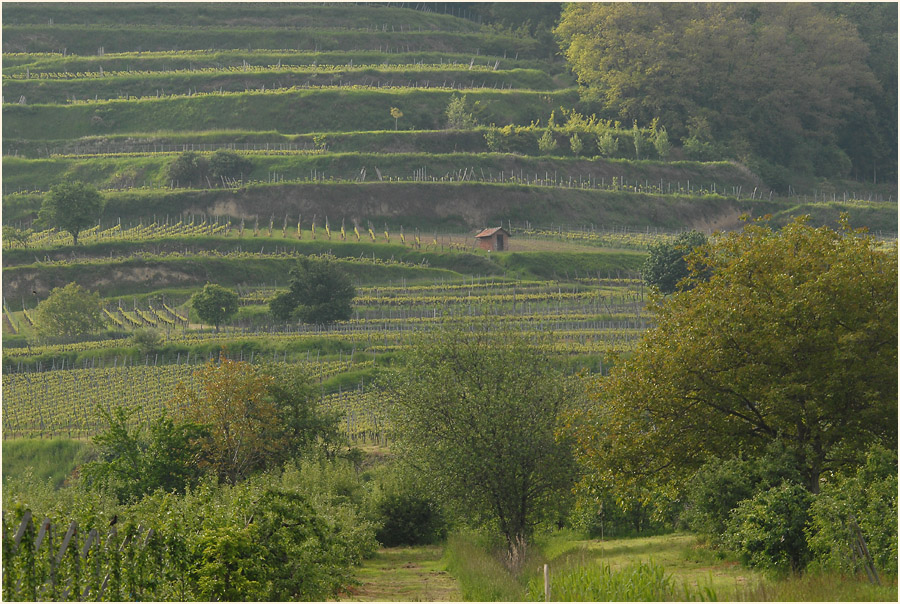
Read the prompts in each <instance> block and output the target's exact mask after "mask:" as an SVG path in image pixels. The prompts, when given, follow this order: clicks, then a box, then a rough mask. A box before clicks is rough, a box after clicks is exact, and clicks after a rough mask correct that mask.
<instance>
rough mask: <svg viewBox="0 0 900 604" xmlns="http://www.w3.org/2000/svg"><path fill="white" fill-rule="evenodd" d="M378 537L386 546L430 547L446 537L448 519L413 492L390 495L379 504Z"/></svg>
mask: <svg viewBox="0 0 900 604" xmlns="http://www.w3.org/2000/svg"><path fill="white" fill-rule="evenodd" d="M375 519H376V522H377V523H378V525H379V528H378V531H377V532H376V533H375V538H376V539H378V542H379V543H381V544H382V545H383V546H385V547H396V546H398V545H430V544H432V543H437V542H438V541H440V540H441V539H443V538H444V536H445V535H446V532H447V527H446V523H445V520H444V518H443V516H442V514H441V512H440V510H439V509H438V508H437V506H436V504H435V503H434V502H433V501H431V500H429V499H428V498H426V497H423V496H422V495H419V494H416V493H413V492H411V491H403V492H398V493H388V494H387V495H385V496H384V497H383V498H382V499H381V500H380V501H378V503H377V505H376V509H375Z"/></svg>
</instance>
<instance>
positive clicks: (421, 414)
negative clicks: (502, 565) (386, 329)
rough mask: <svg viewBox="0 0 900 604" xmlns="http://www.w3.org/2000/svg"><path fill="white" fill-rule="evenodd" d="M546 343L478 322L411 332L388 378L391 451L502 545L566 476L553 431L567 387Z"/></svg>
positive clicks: (568, 462) (567, 461) (564, 450)
mask: <svg viewBox="0 0 900 604" xmlns="http://www.w3.org/2000/svg"><path fill="white" fill-rule="evenodd" d="M482 327H484V328H482ZM546 350H547V349H546V348H542V347H541V346H540V343H538V344H537V345H536V344H535V343H534V342H531V341H529V340H528V339H527V338H525V337H524V336H521V335H518V334H515V333H513V332H509V331H495V330H492V329H488V328H487V326H479V327H476V329H474V330H473V331H462V330H455V331H452V330H443V331H440V332H437V333H434V334H429V335H424V336H422V337H421V338H420V339H419V340H418V342H417V343H416V344H415V345H414V346H413V348H412V351H411V352H410V354H409V356H408V362H407V364H406V367H405V370H404V371H402V372H398V373H397V374H395V375H393V376H392V379H391V380H390V385H389V388H390V398H391V402H390V405H391V407H390V413H391V417H392V425H393V426H394V429H395V430H396V432H397V438H398V440H397V441H396V444H397V447H398V450H399V451H400V454H401V456H403V457H404V459H406V460H408V461H410V462H411V463H412V465H413V466H414V467H415V468H417V469H418V470H419V471H420V472H422V473H423V474H424V479H425V480H424V483H425V484H427V485H429V486H430V488H431V489H432V491H433V494H434V495H435V496H437V497H438V498H439V499H441V500H443V501H444V502H445V503H446V504H447V505H449V506H456V507H458V508H460V509H465V510H466V514H465V515H466V516H468V517H470V518H476V517H478V518H481V519H482V520H484V521H487V522H489V523H492V526H494V527H496V528H498V529H499V531H500V533H501V534H503V535H504V536H505V538H506V540H507V543H508V544H509V545H510V547H513V546H514V545H516V544H517V543H518V542H519V540H520V539H525V538H527V537H528V536H529V534H530V531H531V530H532V528H533V526H534V525H535V523H536V522H538V521H539V520H540V519H541V518H542V517H543V515H544V514H546V513H547V512H548V511H552V510H553V509H555V508H556V506H557V504H558V502H559V499H560V495H561V494H563V493H566V492H567V491H568V489H569V488H570V487H571V484H572V481H573V461H572V457H571V450H570V447H569V445H568V442H567V441H566V440H565V439H562V440H559V441H558V440H556V438H555V431H556V429H557V428H558V427H559V421H560V418H561V412H562V410H563V408H564V406H565V405H566V403H567V396H568V394H569V393H568V392H567V388H566V382H565V379H564V378H563V376H562V375H561V374H560V373H558V372H557V371H556V370H555V369H554V368H553V362H552V360H551V359H550V358H549V356H548V353H547V352H546Z"/></svg>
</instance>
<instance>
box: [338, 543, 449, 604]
mask: <svg viewBox="0 0 900 604" xmlns="http://www.w3.org/2000/svg"><path fill="white" fill-rule="evenodd" d="M443 549H444V548H443V547H442V546H440V545H425V546H416V547H392V548H381V549H379V550H378V553H376V554H375V557H373V558H370V559H369V560H366V561H364V562H363V564H362V566H361V567H360V568H359V569H358V570H357V573H356V578H357V580H358V581H359V582H360V584H359V585H358V586H356V587H353V588H351V589H350V590H349V591H348V592H347V593H345V594H343V595H342V596H341V597H340V598H339V601H342V602H457V601H459V600H460V591H459V587H458V585H457V582H456V580H455V579H454V578H453V577H451V576H450V574H449V573H447V571H446V568H445V564H444V562H443V561H442V556H443Z"/></svg>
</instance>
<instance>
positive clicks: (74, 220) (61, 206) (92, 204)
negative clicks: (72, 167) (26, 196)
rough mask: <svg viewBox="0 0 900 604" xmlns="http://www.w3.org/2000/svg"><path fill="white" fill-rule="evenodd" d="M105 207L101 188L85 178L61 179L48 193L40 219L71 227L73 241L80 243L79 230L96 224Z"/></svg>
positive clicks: (61, 226)
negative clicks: (82, 180)
mask: <svg viewBox="0 0 900 604" xmlns="http://www.w3.org/2000/svg"><path fill="white" fill-rule="evenodd" d="M102 210H103V197H102V196H101V195H100V193H99V192H98V191H97V189H95V188H93V187H91V186H90V185H86V184H84V183H82V182H70V183H61V184H58V185H55V186H53V187H52V188H51V189H50V192H49V193H47V195H46V196H45V197H44V201H43V203H42V204H41V209H40V211H39V212H38V219H39V221H40V222H42V223H44V224H46V225H49V226H55V227H56V228H59V229H62V230H63V231H67V232H68V233H70V234H71V235H72V240H73V245H78V234H79V233H80V232H81V231H83V230H84V229H86V228H87V227H89V226H92V225H94V224H96V222H97V221H98V220H99V219H100V212H101V211H102Z"/></svg>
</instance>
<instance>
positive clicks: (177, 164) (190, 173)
mask: <svg viewBox="0 0 900 604" xmlns="http://www.w3.org/2000/svg"><path fill="white" fill-rule="evenodd" d="M167 175H168V178H169V180H170V181H173V182H174V183H175V185H178V186H182V187H187V186H190V185H193V184H201V183H203V181H204V180H205V179H206V177H207V176H208V175H209V161H208V160H207V159H206V158H205V157H203V156H202V155H199V154H197V153H195V152H193V151H185V152H184V153H182V154H181V155H179V156H178V157H176V158H175V159H174V160H172V163H171V164H169V170H168V172H167Z"/></svg>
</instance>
